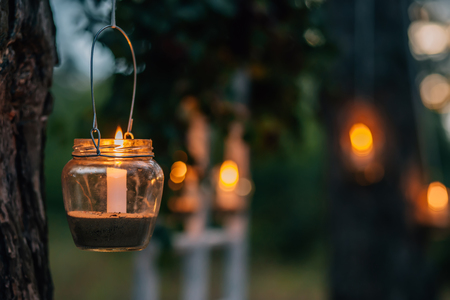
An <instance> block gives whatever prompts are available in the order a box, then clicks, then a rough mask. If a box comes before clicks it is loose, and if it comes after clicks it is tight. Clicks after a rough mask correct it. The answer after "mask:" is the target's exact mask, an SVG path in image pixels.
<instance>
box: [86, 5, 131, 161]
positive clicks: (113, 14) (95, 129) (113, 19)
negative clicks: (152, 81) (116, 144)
mask: <svg viewBox="0 0 450 300" xmlns="http://www.w3.org/2000/svg"><path fill="white" fill-rule="evenodd" d="M108 28H112V29H116V30H118V31H120V33H122V35H123V36H124V37H125V38H126V40H127V42H128V46H130V50H131V57H132V58H133V70H134V83H133V96H132V99H131V109H130V115H129V118H128V126H127V132H125V134H124V136H123V138H124V139H126V138H127V137H129V138H131V139H134V136H133V134H132V133H131V129H132V127H133V110H134V100H135V97H136V80H137V71H136V57H135V54H134V49H133V45H132V44H131V41H130V38H129V37H128V36H127V34H126V33H125V31H123V29H122V28H120V27H118V26H117V25H116V0H112V7H111V25H107V26H105V27H103V28H102V29H100V30H99V31H98V32H97V33H96V34H95V37H94V41H93V42H92V49H91V70H90V75H91V78H90V82H91V100H92V111H93V113H94V116H93V122H92V129H91V132H90V133H91V139H92V142H93V143H94V146H95V148H96V149H97V154H96V155H97V156H106V155H101V153H100V139H101V134H100V130H99V129H98V123H97V111H96V109H95V98H94V49H95V42H97V40H98V37H99V35H100V34H101V33H102V32H103V31H105V30H106V29H108ZM94 133H97V139H95V137H94Z"/></svg>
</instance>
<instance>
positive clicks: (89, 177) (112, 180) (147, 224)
mask: <svg viewBox="0 0 450 300" xmlns="http://www.w3.org/2000/svg"><path fill="white" fill-rule="evenodd" d="M114 14H115V1H114V0H113V9H112V15H111V25H107V26H105V27H103V28H102V29H100V30H99V31H98V32H97V34H96V35H95V37H94V41H93V43H92V50H91V78H90V79H91V100H92V109H93V114H94V117H93V125H92V129H91V138H90V139H75V141H74V147H73V148H74V151H73V153H72V156H73V159H72V160H70V161H69V162H68V163H67V164H66V166H65V167H64V169H63V172H62V188H63V198H64V207H65V209H66V214H67V220H68V222H69V227H70V231H71V232H72V237H73V240H74V242H75V245H76V246H77V247H78V248H80V249H83V250H90V251H100V252H121V251H133V250H142V249H144V248H145V247H146V246H147V244H148V243H149V241H150V238H151V236H152V233H153V230H154V227H155V220H156V217H157V215H158V212H159V207H160V204H161V196H162V191H163V182H164V174H163V172H162V169H161V167H160V166H159V165H158V164H157V163H156V162H155V161H154V160H153V152H152V150H153V148H152V141H151V140H147V139H134V136H133V134H132V133H131V127H132V125H133V119H132V115H133V108H134V100H135V95H136V76H137V73H136V58H135V55H134V50H133V47H132V45H131V42H130V39H129V38H128V36H127V35H126V34H125V32H124V31H123V30H122V29H121V28H120V27H118V26H117V25H116V24H115V15H114ZM108 28H111V29H116V30H118V31H120V32H121V33H122V35H123V36H124V37H125V38H126V40H127V42H128V45H129V46H130V50H131V54H132V58H133V68H134V86H133V97H132V101H131V110H130V116H129V119H128V127H127V132H126V133H125V135H124V137H123V138H124V139H123V138H122V136H120V137H119V136H116V138H115V139H102V138H101V135H100V130H99V129H98V126H97V114H96V110H95V100H94V88H93V57H94V47H95V42H96V41H97V39H98V37H99V35H100V34H101V33H102V32H103V31H104V30H106V29H108ZM95 134H97V138H95V137H94V135H95ZM127 137H128V139H126V138H127Z"/></svg>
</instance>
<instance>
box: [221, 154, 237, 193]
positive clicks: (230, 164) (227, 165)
mask: <svg viewBox="0 0 450 300" xmlns="http://www.w3.org/2000/svg"><path fill="white" fill-rule="evenodd" d="M238 181H239V170H238V166H237V164H236V163H235V162H234V161H231V160H226V161H224V162H223V164H222V166H220V179H219V186H220V187H221V188H222V189H223V190H226V191H233V190H234V189H235V187H236V184H237V183H238Z"/></svg>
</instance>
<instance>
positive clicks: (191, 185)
mask: <svg viewBox="0 0 450 300" xmlns="http://www.w3.org/2000/svg"><path fill="white" fill-rule="evenodd" d="M170 181H172V182H173V181H175V182H176V184H180V185H182V187H181V188H180V189H181V195H180V196H174V197H172V198H170V199H169V202H168V206H169V209H170V210H171V211H172V212H173V213H176V214H179V215H190V214H193V213H195V212H197V211H198V209H199V208H200V186H199V182H198V175H197V172H196V171H195V169H194V168H193V167H191V166H186V164H185V163H184V162H181V161H178V162H175V163H174V164H173V165H172V172H171V174H170ZM169 186H170V182H169Z"/></svg>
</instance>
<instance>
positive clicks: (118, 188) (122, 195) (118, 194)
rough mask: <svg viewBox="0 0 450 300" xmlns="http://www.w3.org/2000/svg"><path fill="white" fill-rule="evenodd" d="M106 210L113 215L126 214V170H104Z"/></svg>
mask: <svg viewBox="0 0 450 300" xmlns="http://www.w3.org/2000/svg"><path fill="white" fill-rule="evenodd" d="M106 189H107V192H106V196H107V200H106V201H107V203H106V206H107V207H106V210H107V212H113V213H126V212H127V170H122V169H116V168H106Z"/></svg>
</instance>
